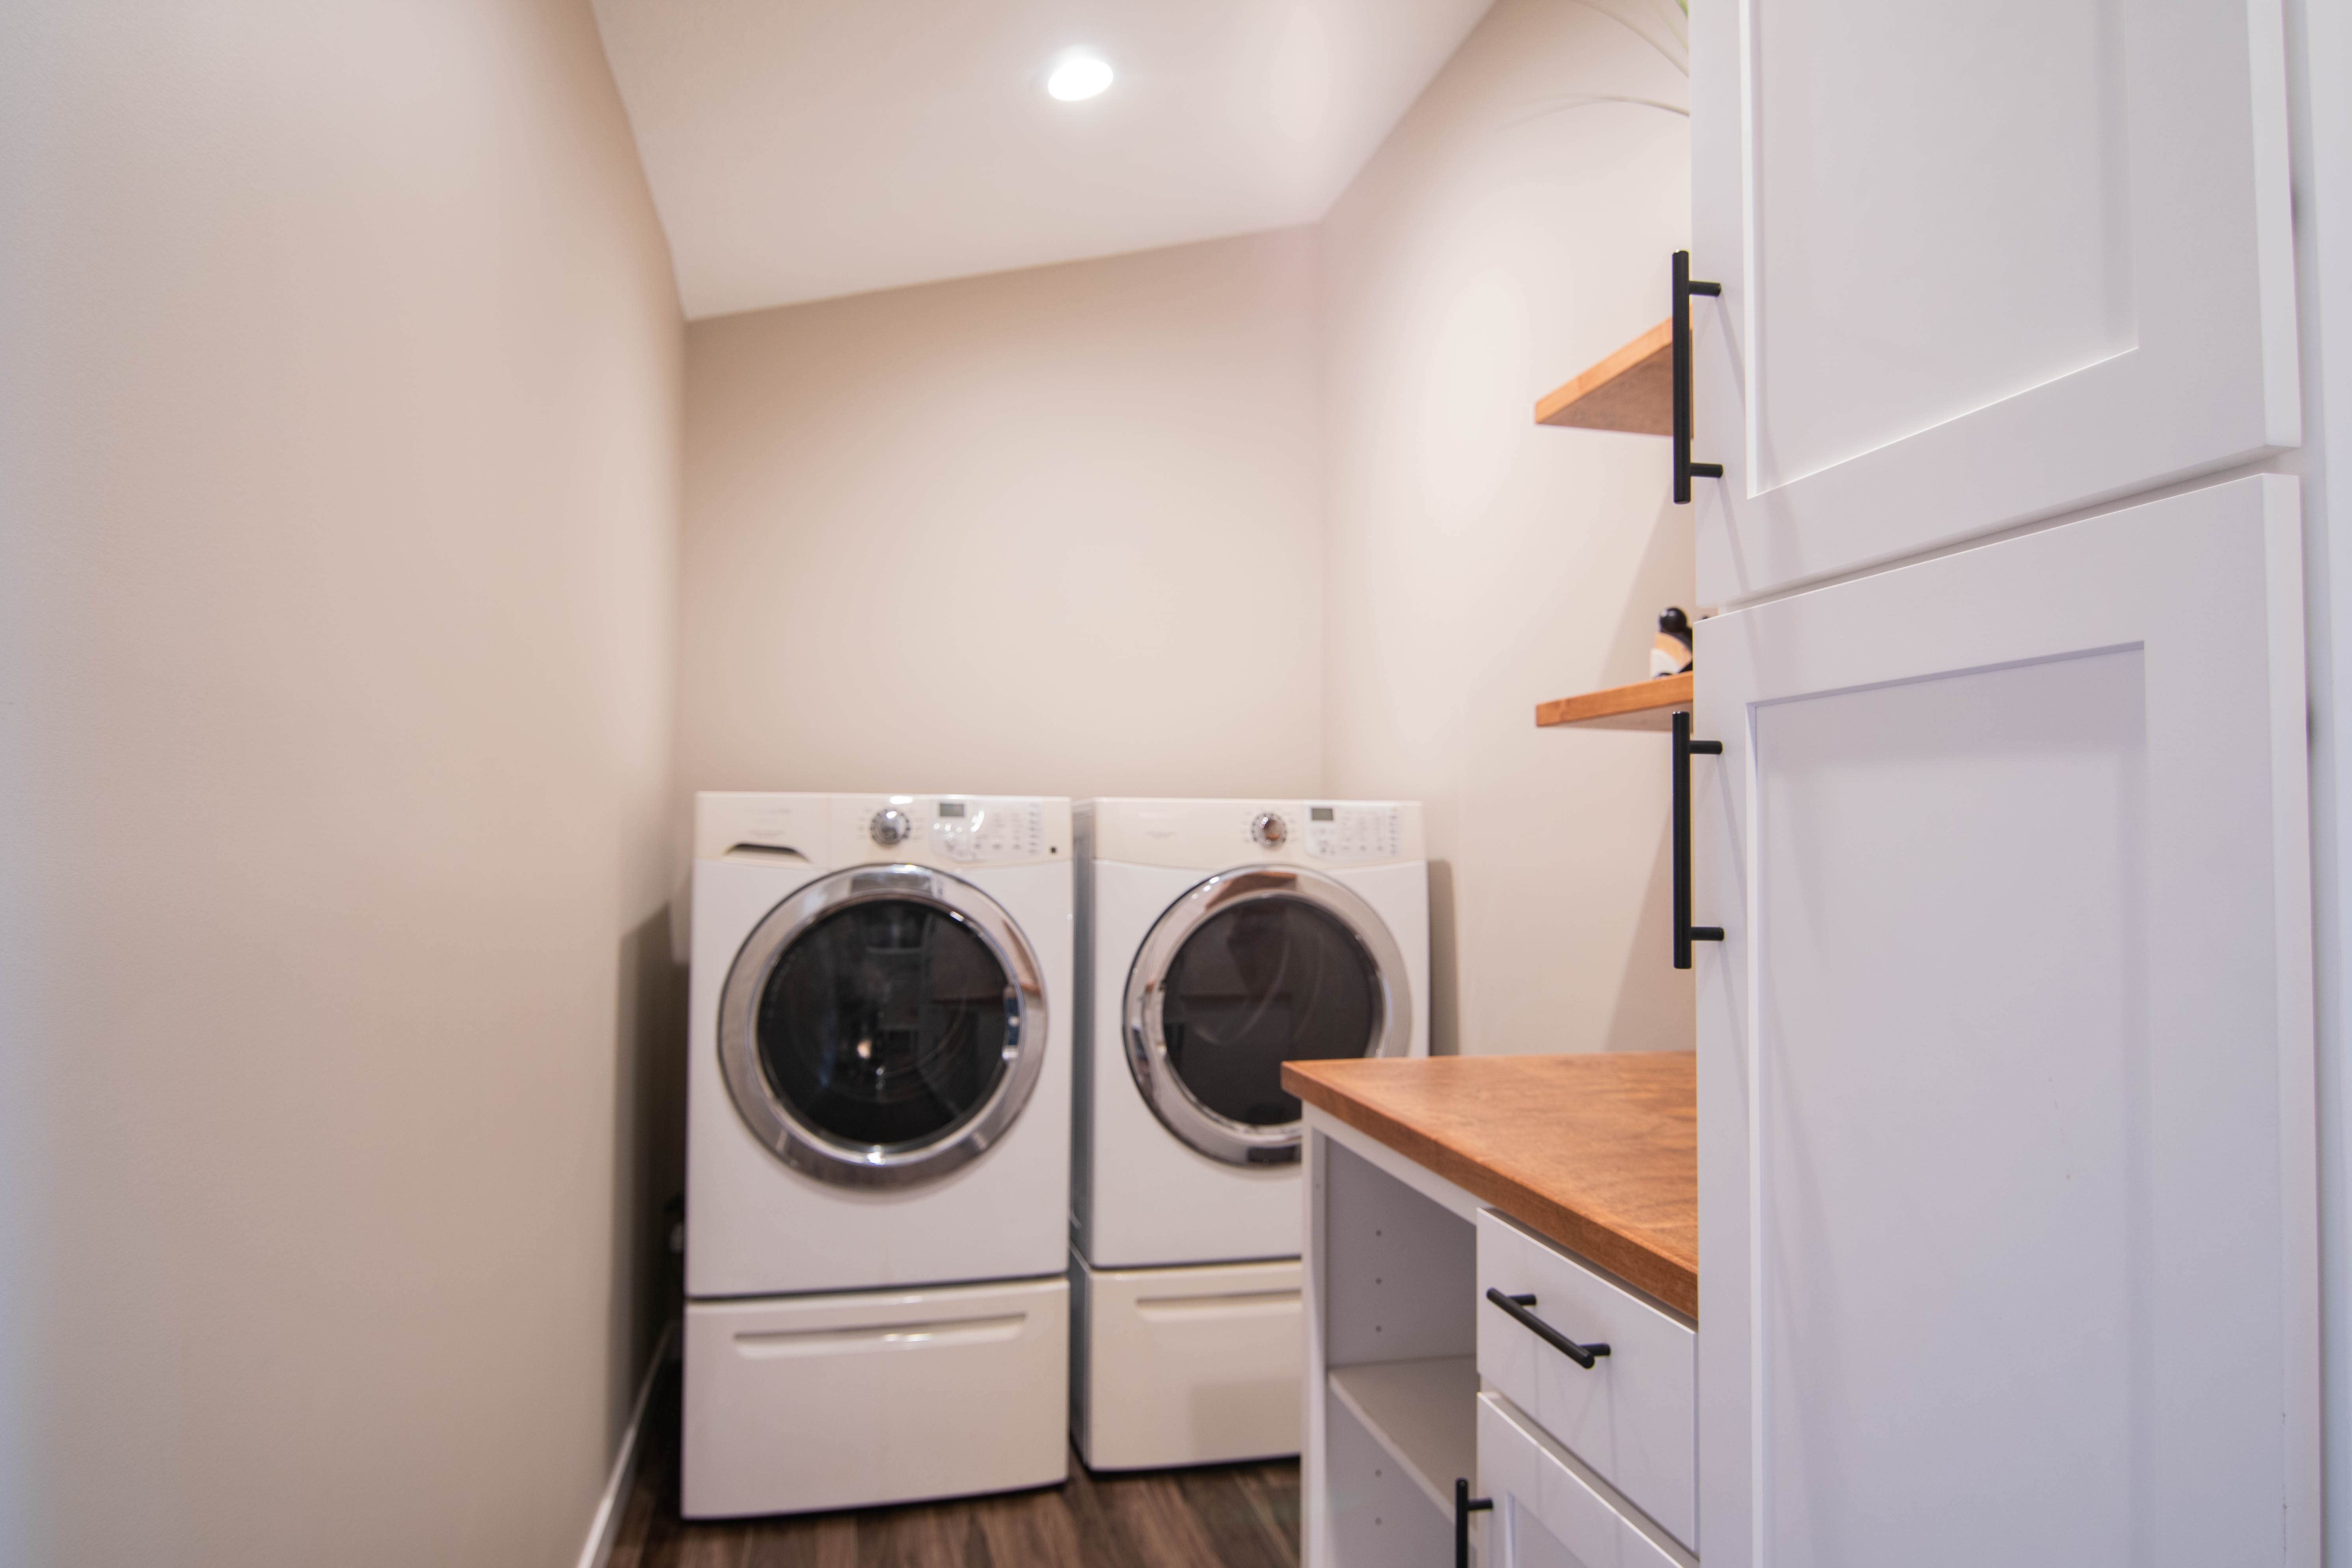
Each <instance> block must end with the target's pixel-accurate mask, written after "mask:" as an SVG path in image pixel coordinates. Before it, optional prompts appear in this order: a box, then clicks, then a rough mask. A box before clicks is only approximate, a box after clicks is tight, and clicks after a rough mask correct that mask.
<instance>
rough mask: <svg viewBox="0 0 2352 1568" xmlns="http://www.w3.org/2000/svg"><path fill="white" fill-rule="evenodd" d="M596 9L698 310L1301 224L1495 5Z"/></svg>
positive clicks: (913, 3) (686, 4)
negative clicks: (1074, 76)
mask: <svg viewBox="0 0 2352 1568" xmlns="http://www.w3.org/2000/svg"><path fill="white" fill-rule="evenodd" d="M594 4H595V10H596V19H597V22H598V25H599V26H601V27H602V28H603V31H604V49H605V53H606V54H607V55H608V56H609V57H610V58H611V59H612V63H613V73H614V76H615V77H616V78H617V79H619V81H620V86H621V97H622V100H623V101H625V103H626V104H627V106H628V110H629V119H630V122H631V124H632V125H633V126H634V127H635V132H636V138H637V147H638V151H639V153H640V154H641V155H642V156H643V158H644V160H645V165H646V175H647V177H648V178H649V179H650V180H651V181H652V183H653V193H654V203H655V205H656V207H657V208H659V210H660V213H661V218H662V224H663V226H664V227H665V228H666V229H667V231H668V234H669V243H670V251H671V254H672V256H673V257H674V258H676V261H677V272H678V287H679V290H680V292H681V294H682V295H683V297H684V300H685V305H686V313H687V315H688V317H690V318H693V317H702V316H716V315H723V314H725V313H727V312H729V311H733V310H759V309H761V308H764V307H766V306H770V305H782V304H788V303H791V302H793V301H795V300H819V299H824V298H827V297H829V296H832V295H836V294H851V293H858V292H862V291H864V290H866V289H887V288H894V287H897V286H899V285H902V284H908V283H922V282H929V281H931V280H934V279H941V278H959V277H966V276H969V275H971V274H973V273H979V272H994V271H999V270H1002V269H1003V268H1012V267H1034V266H1037V265H1040V264H1043V263H1046V262H1054V261H1071V260H1076V259H1078V258H1083V257H1090V256H1108V255H1115V254H1117V253H1118V252H1121V251H1129V250H1142V249H1148V248H1150V247H1155V246H1162V245H1175V244H1181V243H1182V242H1184V241H1187V240H1196V239H1210V238H1214V237H1219V236H1223V235H1233V234H1247V233H1250V232H1253V231H1255V230H1258V229H1265V228H1274V227H1279V226H1283V225H1286V224H1295V223H1307V222H1311V221H1313V220H1314V219H1316V218H1318V217H1320V216H1322V215H1323V212H1324V210H1325V209H1326V208H1327V207H1328V206H1329V205H1330V204H1331V201H1332V200H1333V198H1334V197H1336V196H1337V195H1339V192H1340V191H1341V190H1342V189H1343V188H1345V186H1346V184H1347V183H1348V181H1349V178H1350V177H1351V176H1352V175H1353V174H1355V172H1356V170H1357V168H1358V167H1359V166H1360V165H1361V163H1363V161H1364V159H1365V158H1366V157H1367V156H1369V155H1370V153H1371V151H1372V149H1373V148H1375V147H1377V146H1378V145H1379V144H1380V142H1381V137H1383V136H1384V135H1386V134H1387V132H1388V131H1389V128H1390V127H1391V125H1393V124H1394V123H1395V122H1396V120H1397V118H1398V116H1399V115H1401V114H1402V113H1403V111H1404V110H1405V108H1406V106H1407V105H1409V104H1411V103H1412V100H1413V99H1414V98H1415V97H1416V96H1417V95H1418V94H1419V93H1420V91H1421V89H1423V87H1424V86H1426V85H1427V84H1428V81H1429V79H1430V78H1431V77H1433V76H1434V75H1435V74H1436V72H1437V68H1438V67H1439V66H1441V65H1443V64H1444V62H1445V59H1446V58H1447V57H1448V56H1450V55H1451V54H1452V53H1453V52H1454V46H1455V45H1457V44H1459V43H1460V42H1461V41H1462V38H1463V36H1464V35H1465V34H1466V33H1467V32H1468V31H1469V30H1470V28H1471V26H1472V25H1473V24H1475V22H1476V21H1477V19H1478V17H1479V16H1480V15H1481V14H1482V13H1483V12H1484V11H1485V10H1486V5H1487V4H1488V0H594ZM1071 47H1088V48H1091V49H1093V50H1094V51H1096V52H1097V53H1099V54H1100V55H1102V57H1103V58H1106V59H1107V60H1108V61H1109V62H1110V64H1111V65H1112V67H1113V68H1115V69H1116V70H1117V71H1118V80H1117V81H1116V82H1115V83H1113V85H1112V86H1111V89H1110V90H1109V91H1108V92H1107V93H1105V94H1103V95H1102V96H1101V97H1100V98H1097V99H1093V100H1088V101H1087V102H1083V103H1060V102H1056V101H1055V100H1053V99H1051V98H1049V97H1047V96H1046V94H1045V75H1046V72H1047V70H1048V69H1049V68H1050V67H1051V66H1052V64H1053V63H1054V61H1055V58H1056V57H1057V56H1059V55H1060V54H1061V53H1062V52H1063V51H1065V50H1066V49H1069V48H1071Z"/></svg>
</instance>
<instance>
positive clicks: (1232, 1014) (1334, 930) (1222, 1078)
mask: <svg viewBox="0 0 2352 1568" xmlns="http://www.w3.org/2000/svg"><path fill="white" fill-rule="evenodd" d="M1163 989H1164V992H1165V996H1164V1000H1163V1001H1162V1003H1161V1008H1160V1027H1161V1030H1162V1033H1163V1037H1164V1038H1165V1040H1166V1043H1167V1050H1168V1066H1169V1069H1170V1070H1171V1072H1172V1073H1174V1075H1175V1077H1176V1079H1177V1080H1178V1081H1179V1082H1180V1083H1181V1084H1182V1085H1183V1087H1184V1089H1185V1092H1186V1093H1187V1094H1189V1095H1190V1096H1191V1097H1192V1099H1193V1100H1196V1101H1198V1102H1199V1103H1200V1104H1201V1106H1202V1108H1204V1109H1205V1110H1211V1111H1213V1112H1214V1113H1216V1114H1217V1115H1219V1116H1222V1117H1223V1118H1225V1119H1226V1120H1227V1121H1239V1122H1244V1123H1246V1124H1248V1125H1250V1126H1253V1127H1274V1126H1280V1125H1283V1124H1286V1123H1288V1122H1294V1121H1297V1120H1298V1116H1299V1109H1298V1100H1297V1097H1296V1096H1294V1095H1292V1094H1289V1093H1287V1092H1286V1091H1285V1090H1284V1089H1283V1087H1282V1064H1283V1063H1285V1062H1286V1061H1310V1060H1320V1059H1324V1058H1332V1057H1360V1056H1363V1055H1365V1054H1366V1053H1367V1052H1369V1051H1370V1049H1371V1048H1372V1047H1373V1045H1374V1044H1375V1037H1376V1036H1377V1034H1378V1032H1379V1030H1380V1026H1381V991H1380V976H1379V974H1378V973H1377V972H1376V971H1375V970H1374V968H1373V966H1372V961H1371V957H1370V954H1369V953H1367V952H1365V951H1364V945H1363V943H1362V942H1359V941H1358V940H1357V939H1356V935H1355V933H1354V932H1353V931H1349V929H1348V927H1347V926H1346V925H1344V924H1342V923H1341V922H1340V921H1339V919H1338V918H1337V917H1335V916H1333V915H1331V914H1330V913H1328V912H1327V911H1326V910H1322V909H1319V908H1318V907H1317V906H1315V905H1314V904H1310V903H1308V902H1307V901H1306V900H1303V899H1297V898H1289V897H1275V898H1265V899H1257V900H1252V901H1250V902H1248V903H1244V904H1237V905H1234V906H1233V907H1232V908H1229V909H1225V910H1219V911H1218V912H1217V913H1215V914H1213V915H1211V916H1210V917H1209V918H1208V919H1206V920H1204V921H1202V922H1201V923H1200V925H1199V926H1198V927H1196V928H1195V929H1194V930H1193V931H1192V934H1191V935H1190V936H1188V937H1186V938H1185V940H1184V943H1183V945H1182V946H1181V947H1180V948H1178V949H1177V950H1176V956H1175V958H1174V959H1173V960H1172V961H1171V963H1169V965H1168V977H1167V980H1166V982H1165V984H1164V987H1163Z"/></svg>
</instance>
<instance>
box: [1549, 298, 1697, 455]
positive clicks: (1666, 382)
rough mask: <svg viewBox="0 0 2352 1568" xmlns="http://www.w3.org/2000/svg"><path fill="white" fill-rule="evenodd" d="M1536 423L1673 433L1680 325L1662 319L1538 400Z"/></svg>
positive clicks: (1639, 432)
mask: <svg viewBox="0 0 2352 1568" xmlns="http://www.w3.org/2000/svg"><path fill="white" fill-rule="evenodd" d="M1536 423H1537V424H1538V425H1559V426H1568V427H1570V428H1571V429H1577V430H1628V431H1631V432H1633V434H1635V435H1637V436H1671V435H1673V434H1674V433H1675V324H1674V323H1673V322H1672V321H1660V322H1659V323H1658V324H1657V325H1656V326H1654V327H1652V328H1651V329H1650V330H1649V331H1646V332H1643V334H1642V335H1641V336H1640V337H1638V338H1635V339H1634V340H1633V342H1630V343H1627V344H1626V345H1625V346H1624V347H1623V348H1622V349H1619V350H1618V351H1617V352H1616V353H1613V354H1611V355H1610V356H1609V357H1608V358H1607V359H1605V360H1602V361H1601V363H1599V364H1596V365H1594V366H1593V367H1592V368H1591V370H1588V371H1586V372H1585V373H1584V374H1582V375H1580V376H1578V377H1577V378H1576V379H1575V380H1574V381H1571V382H1570V383H1569V384H1567V385H1565V386H1562V387H1560V388H1559V389H1558V390H1557V391H1554V392H1551V393H1549V394H1547V395H1544V396H1542V397H1539V398H1538V399H1537V400H1536Z"/></svg>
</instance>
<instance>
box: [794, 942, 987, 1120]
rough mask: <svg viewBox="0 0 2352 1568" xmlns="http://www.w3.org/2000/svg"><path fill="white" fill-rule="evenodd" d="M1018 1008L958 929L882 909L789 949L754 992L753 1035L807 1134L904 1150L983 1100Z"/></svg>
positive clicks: (979, 947)
mask: <svg viewBox="0 0 2352 1568" xmlns="http://www.w3.org/2000/svg"><path fill="white" fill-rule="evenodd" d="M1020 1005H1021V997H1020V992H1019V990H1018V989H1017V988H1016V987H1015V986H1014V984H1013V981H1012V980H1011V978H1010V977H1008V976H1007V975H1006V973H1005V972H1004V968H1003V965H1002V964H1001V963H998V962H997V959H996V955H995V954H994V953H992V952H990V951H989V947H988V944H987V943H986V942H983V941H982V940H981V938H980V936H979V935H978V934H977V933H976V932H975V931H973V930H972V929H971V927H970V926H969V925H967V924H966V923H965V922H964V921H962V920H961V919H959V918H958V917H957V916H956V915H954V914H953V913H951V912H950V911H949V910H944V909H941V908H940V907H939V906H937V905H934V904H929V903H923V902H918V901H916V900H908V899H881V900H870V901H867V902H864V903H857V904H852V905H850V906H849V907H847V908H845V909H843V910H838V911H836V912H835V913H833V914H829V915H826V916H824V918H823V919H821V920H819V921H815V922H814V924H812V925H810V926H809V927H808V929H807V930H805V931H802V932H801V933H800V934H799V935H798V936H797V937H795V938H794V939H793V942H792V943H791V945H789V946H788V947H786V948H785V950H784V952H783V953H782V955H781V956H780V957H779V958H778V959H777V961H776V963H775V967H774V968H773V969H772V970H771V971H770V972H769V975H768V980H767V984H766V985H765V986H763V987H762V988H761V994H760V1003H759V1011H758V1016H757V1019H756V1022H755V1025H754V1030H753V1033H754V1035H755V1037H756V1041H757V1045H758V1049H759V1059H760V1066H761V1071H762V1072H763V1073H764V1074H765V1076H766V1078H767V1080H768V1086H769V1088H770V1089H772V1091H773V1092H774V1094H775V1095H776V1098H777V1099H778V1100H782V1102H783V1103H784V1105H785V1106H786V1107H787V1108H788V1109H789V1110H790V1111H791V1113H792V1115H793V1118H794V1119H796V1120H797V1121H800V1122H801V1123H802V1124H803V1126H805V1127H808V1128H810V1129H812V1130H813V1131H816V1132H818V1133H819V1134H821V1135H823V1136H824V1137H827V1138H831V1139H835V1140H838V1141H840V1142H843V1143H845V1144H863V1145H868V1146H876V1147H878V1148H880V1149H882V1150H885V1151H892V1150H903V1149H907V1148H911V1147H918V1146H920V1145H923V1144H927V1143H932V1142H938V1141H939V1140H940V1139H941V1138H943V1137H946V1136H948V1135H949V1134H950V1133H952V1132H954V1131H956V1130H957V1129H958V1128H960V1127H961V1126H962V1125H963V1124H964V1123H965V1122H967V1121H970V1120H971V1118H972V1117H973V1116H974V1115H975V1114H977V1113H978V1112H979V1110H981V1108H982V1106H983V1105H984V1104H986V1103H987V1101H988V1098H989V1096H990V1095H991V1094H992V1092H994V1090H995V1089H996V1086H997V1084H998V1082H999V1081H1000V1080H1001V1079H1003V1077H1004V1074H1005V1071H1006V1067H1007V1057H1008V1054H1009V1053H1008V1048H1007V1047H1008V1046H1009V1045H1010V1044H1012V1043H1013V1042H1014V1041H1016V1040H1017V1038H1018V1034H1017V1027H1018V1026H1017V1020H1018V1017H1019V1011H1020Z"/></svg>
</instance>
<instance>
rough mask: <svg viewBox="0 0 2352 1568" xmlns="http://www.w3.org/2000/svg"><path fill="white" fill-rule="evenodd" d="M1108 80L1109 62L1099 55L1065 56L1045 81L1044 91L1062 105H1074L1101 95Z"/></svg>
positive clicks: (1109, 76) (1109, 72) (1074, 54)
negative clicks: (1061, 102) (1079, 101)
mask: <svg viewBox="0 0 2352 1568" xmlns="http://www.w3.org/2000/svg"><path fill="white" fill-rule="evenodd" d="M1110 79H1111V69H1110V62H1109V61H1108V60H1106V59H1104V58H1102V57H1101V56H1100V55H1088V54H1077V53H1073V54H1066V55H1064V56H1063V57H1062V59H1061V63H1060V64H1058V65H1056V66H1055V68H1054V74H1053V75H1051V76H1049V77H1047V78H1046V79H1045V90H1046V91H1047V92H1050V93H1052V94H1053V95H1054V96H1055V98H1058V99H1060V100H1062V101H1063V102H1064V103H1076V102H1077V101H1078V100H1080V99H1087V98H1093V97H1096V96H1097V95H1098V94H1099V93H1101V91H1102V90H1103V89H1105V88H1107V87H1108V86H1109V85H1110Z"/></svg>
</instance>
